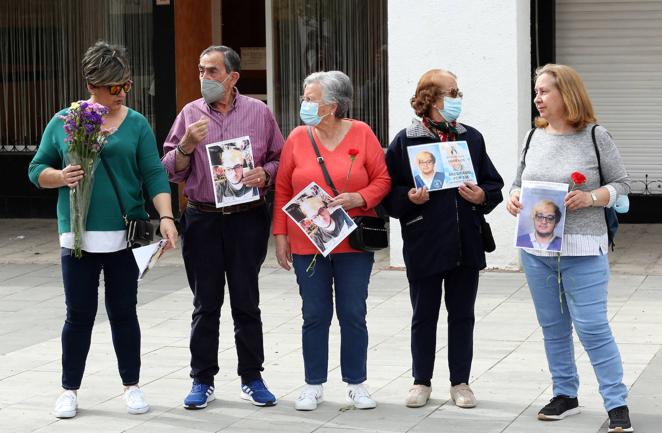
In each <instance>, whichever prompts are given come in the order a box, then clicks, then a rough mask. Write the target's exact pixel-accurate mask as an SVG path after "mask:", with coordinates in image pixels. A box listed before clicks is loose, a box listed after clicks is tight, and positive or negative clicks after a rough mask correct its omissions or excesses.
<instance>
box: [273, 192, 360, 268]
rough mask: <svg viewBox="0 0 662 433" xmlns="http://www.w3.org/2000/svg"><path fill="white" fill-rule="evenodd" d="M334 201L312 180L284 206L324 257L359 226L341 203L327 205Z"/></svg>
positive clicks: (286, 211)
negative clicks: (333, 205) (332, 205)
mask: <svg viewBox="0 0 662 433" xmlns="http://www.w3.org/2000/svg"><path fill="white" fill-rule="evenodd" d="M331 201H332V198H331V196H330V195H329V194H327V193H326V192H325V191H324V190H323V189H322V188H321V187H320V186H319V185H317V184H316V183H315V182H310V183H309V184H308V186H306V187H305V188H304V189H303V190H301V192H299V193H298V194H297V195H295V196H294V197H293V198H292V200H290V201H289V202H287V204H285V206H283V208H282V209H283V211H284V212H285V213H286V214H287V216H289V217H290V218H291V219H292V221H294V223H295V224H296V225H297V226H298V227H299V228H300V229H301V230H302V231H303V232H304V233H305V234H306V237H308V239H309V240H310V242H312V243H313V245H315V248H317V249H318V250H319V252H320V253H322V255H323V256H324V257H326V256H327V255H329V253H330V252H331V251H332V250H333V249H334V248H335V247H336V246H337V245H338V244H339V243H341V242H342V241H343V239H345V238H346V237H347V236H349V234H350V233H351V232H353V231H354V229H356V224H355V223H354V221H353V220H352V219H351V218H350V217H349V215H348V214H347V212H345V210H344V209H343V208H342V207H340V206H335V207H332V208H330V207H328V204H329V203H330V202H331Z"/></svg>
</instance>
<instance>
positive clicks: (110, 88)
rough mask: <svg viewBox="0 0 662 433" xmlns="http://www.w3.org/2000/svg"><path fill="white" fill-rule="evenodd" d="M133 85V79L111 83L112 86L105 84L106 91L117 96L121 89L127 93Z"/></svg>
mask: <svg viewBox="0 0 662 433" xmlns="http://www.w3.org/2000/svg"><path fill="white" fill-rule="evenodd" d="M132 86H133V81H132V80H129V81H127V82H126V83H124V84H113V85H112V86H106V87H107V88H108V92H110V94H111V95H113V96H117V95H119V94H120V93H122V90H124V93H129V92H130V91H131V87H132Z"/></svg>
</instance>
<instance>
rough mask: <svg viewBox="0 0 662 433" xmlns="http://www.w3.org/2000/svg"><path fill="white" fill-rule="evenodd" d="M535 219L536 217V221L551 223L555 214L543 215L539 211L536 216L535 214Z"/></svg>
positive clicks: (554, 218) (554, 219)
mask: <svg viewBox="0 0 662 433" xmlns="http://www.w3.org/2000/svg"><path fill="white" fill-rule="evenodd" d="M535 219H536V221H538V222H540V223H541V222H543V221H544V222H546V223H548V224H551V223H553V222H554V221H556V216H554V215H543V214H541V213H537V214H536V216H535Z"/></svg>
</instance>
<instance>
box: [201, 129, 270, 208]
mask: <svg viewBox="0 0 662 433" xmlns="http://www.w3.org/2000/svg"><path fill="white" fill-rule="evenodd" d="M207 156H208V157H209V170H210V173H211V181H212V188H213V191H214V199H215V201H216V207H225V206H232V205H235V204H239V203H247V202H250V201H255V200H259V198H260V191H259V189H258V188H256V187H249V186H246V185H244V182H243V180H244V175H245V174H246V172H247V171H249V170H252V169H253V168H255V162H254V160H253V149H252V147H251V140H250V138H249V137H248V136H245V137H239V138H233V139H231V140H225V141H219V142H217V143H211V144H208V145H207Z"/></svg>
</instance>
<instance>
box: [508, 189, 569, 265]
mask: <svg viewBox="0 0 662 433" xmlns="http://www.w3.org/2000/svg"><path fill="white" fill-rule="evenodd" d="M568 186H569V185H568V184H567V183H555V182H532V181H524V182H522V191H521V193H520V203H522V206H523V208H522V210H521V211H520V213H519V215H518V216H517V230H516V237H515V246H516V247H517V248H527V249H533V250H540V251H555V252H559V251H561V247H562V244H563V228H564V226H565V211H566V209H565V205H564V204H563V198H564V197H565V196H566V194H567V193H568Z"/></svg>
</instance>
